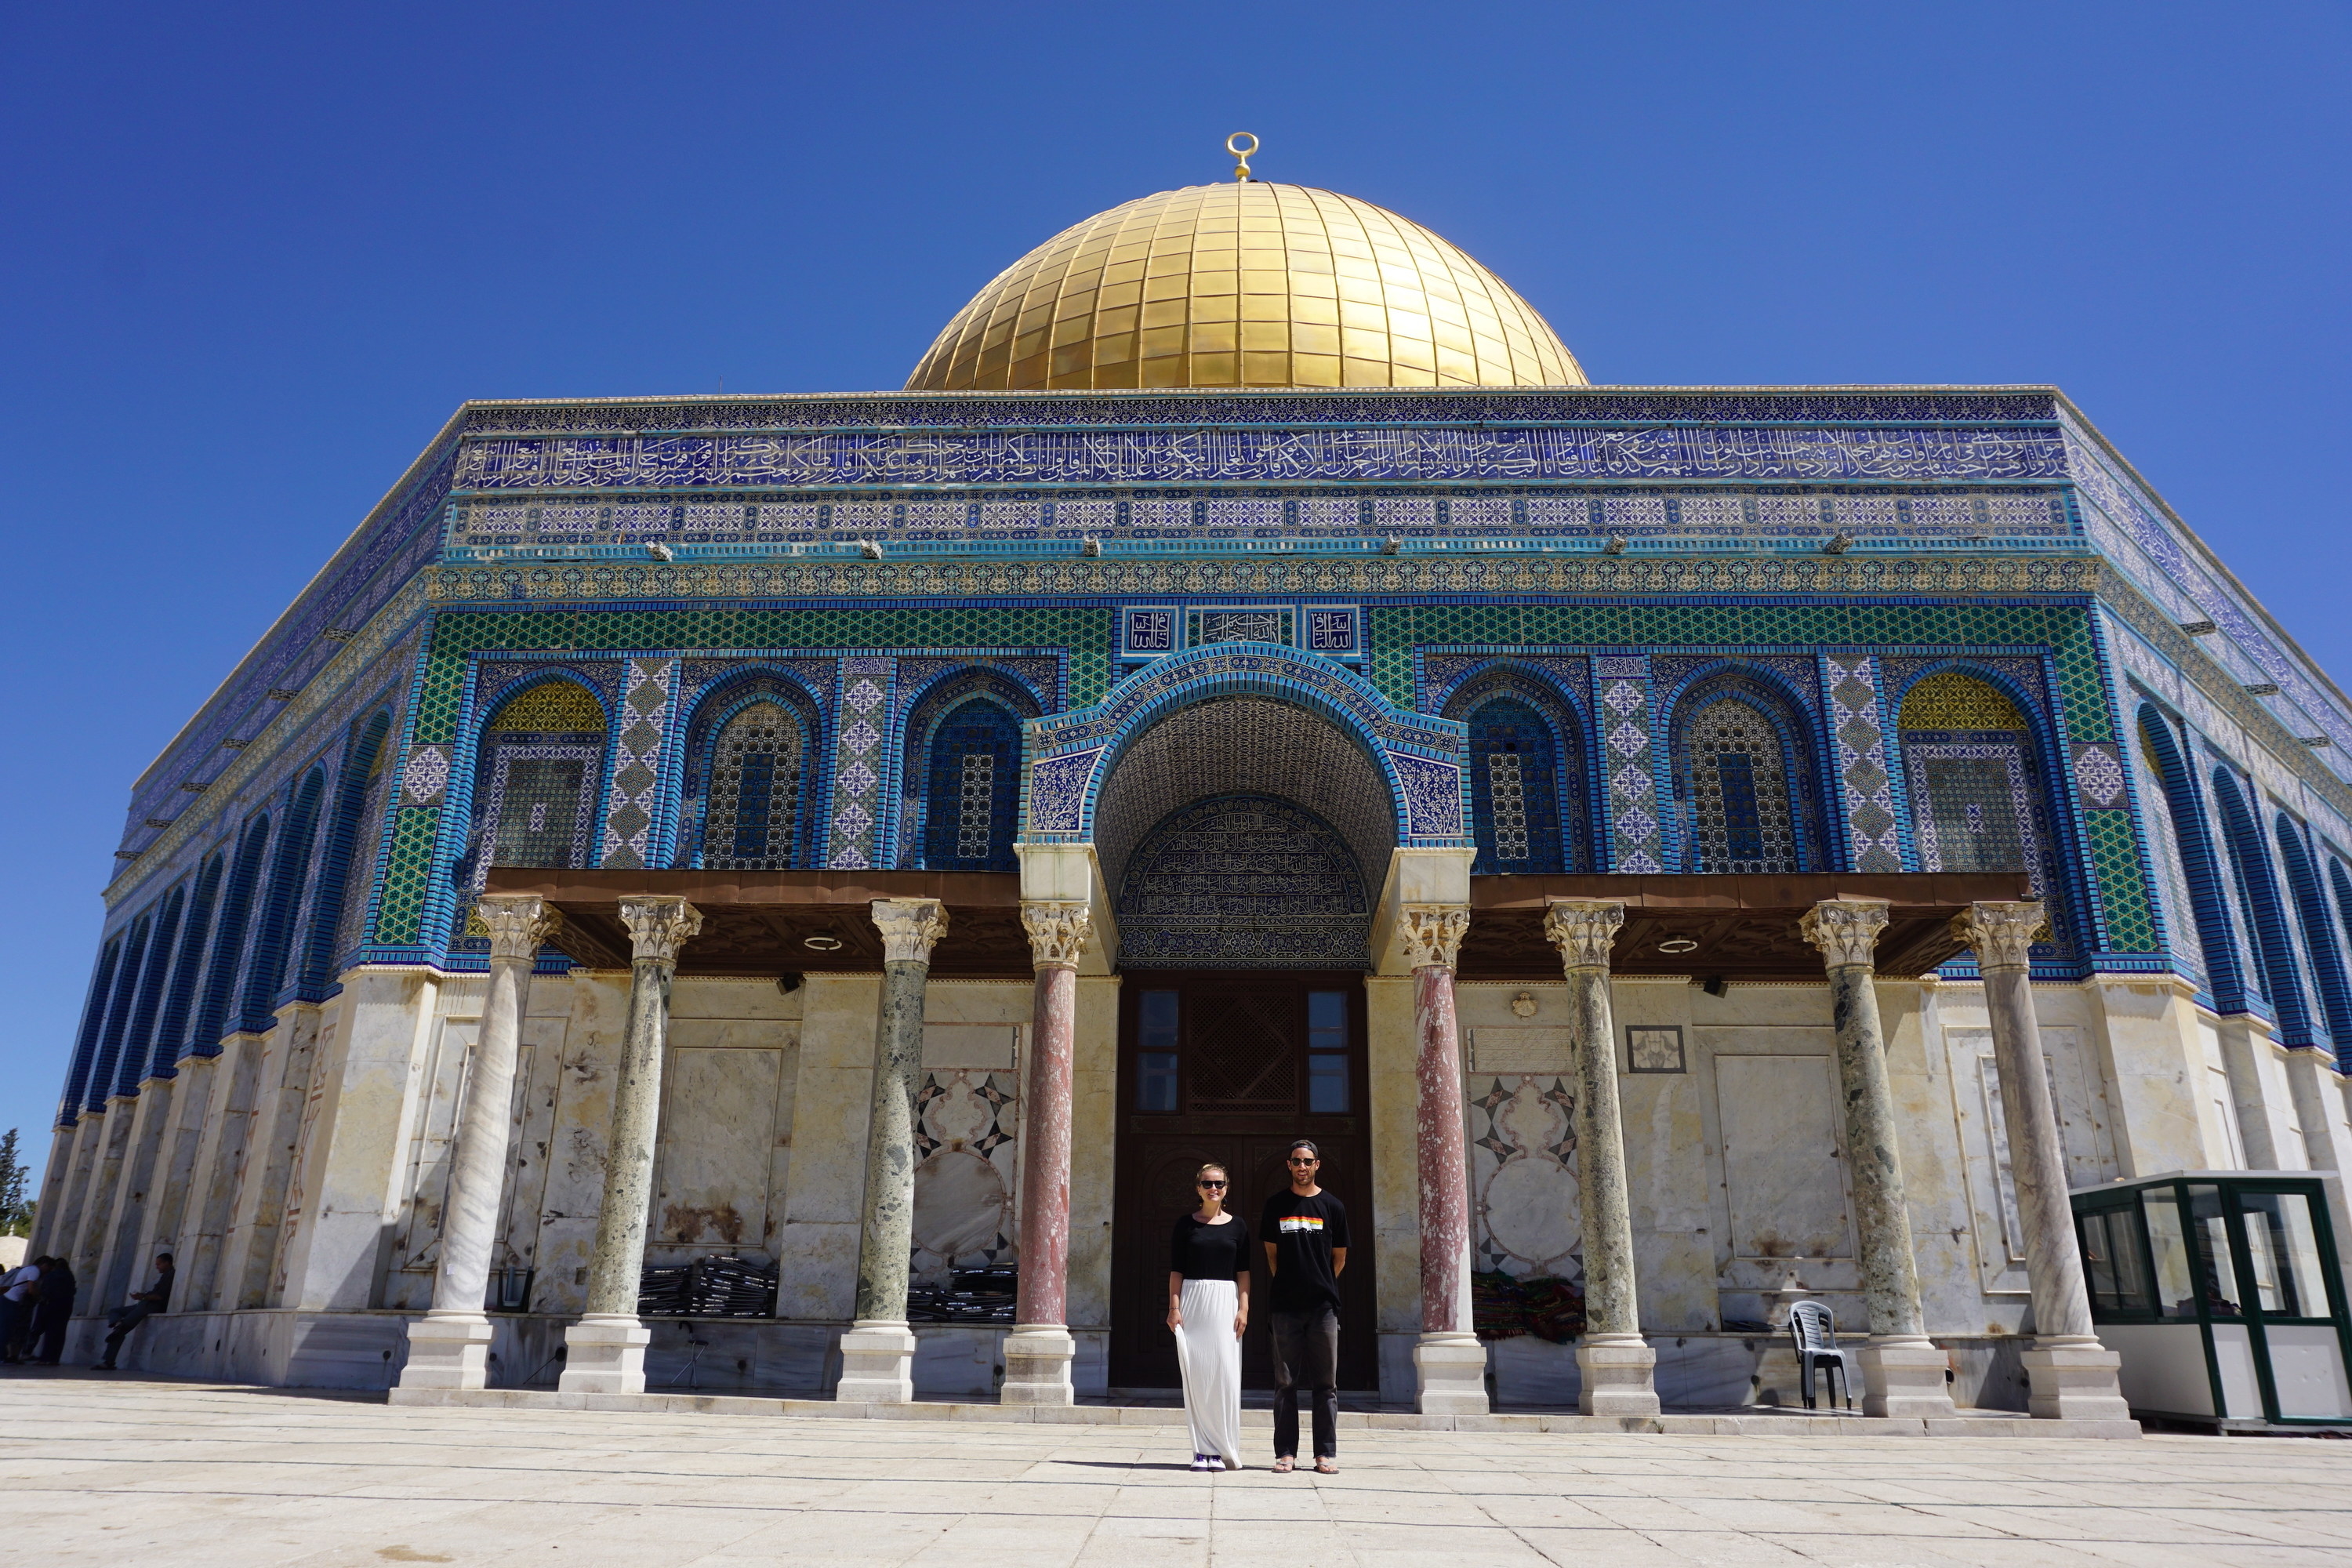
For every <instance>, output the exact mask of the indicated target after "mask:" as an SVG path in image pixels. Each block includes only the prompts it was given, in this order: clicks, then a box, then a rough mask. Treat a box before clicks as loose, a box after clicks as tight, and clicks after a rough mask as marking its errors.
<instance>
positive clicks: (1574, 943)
mask: <svg viewBox="0 0 2352 1568" xmlns="http://www.w3.org/2000/svg"><path fill="white" fill-rule="evenodd" d="M1624 923H1625V906H1624V905H1622V904H1620V903H1612V902H1610V901H1608V900H1601V899H1554V900H1551V901H1550V902H1549V904H1546V905H1545V906H1544V936H1545V938H1546V939H1547V940H1549V942H1551V944H1552V946H1554V947H1556V948H1558V949H1559V962H1560V967H1561V968H1563V969H1606V968H1608V967H1609V950H1610V949H1611V948H1612V947H1614V946H1615V945H1616V943H1617V928H1618V927H1619V926H1622V925H1623V924H1624Z"/></svg>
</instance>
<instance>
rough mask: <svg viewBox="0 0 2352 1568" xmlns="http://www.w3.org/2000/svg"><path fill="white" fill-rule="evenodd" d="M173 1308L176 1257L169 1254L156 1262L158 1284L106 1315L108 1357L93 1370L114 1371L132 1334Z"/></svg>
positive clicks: (164, 1254) (135, 1293)
mask: <svg viewBox="0 0 2352 1568" xmlns="http://www.w3.org/2000/svg"><path fill="white" fill-rule="evenodd" d="M171 1304H172V1255H171V1254H170V1253H168V1252H166V1253H163V1254H162V1255H161V1256H159V1257H158V1258H156V1259H155V1283H153V1284H152V1285H150V1286H148V1287H147V1289H144V1290H140V1291H135V1292H133V1293H132V1295H131V1301H130V1304H129V1305H128V1306H122V1307H117V1308H116V1309H115V1310H113V1311H111V1312H109V1313H108V1314H107V1315H106V1321H107V1324H108V1328H107V1332H106V1353H105V1354H104V1355H103V1356H101V1357H100V1358H99V1360H98V1362H97V1363H96V1364H95V1366H94V1367H93V1368H92V1370H93V1371H97V1372H112V1371H114V1370H115V1366H114V1358H115V1356H116V1355H118V1354H119V1353H121V1350H122V1342H123V1341H124V1340H126V1339H128V1338H129V1337H130V1336H131V1330H133V1329H135V1328H137V1327H138V1326H139V1325H140V1324H142V1323H143V1322H145V1321H147V1320H148V1319H150V1318H152V1317H153V1316H154V1315H155V1314H156V1313H158V1312H160V1311H162V1310H163V1309H164V1308H166V1307H168V1306H170V1305H171Z"/></svg>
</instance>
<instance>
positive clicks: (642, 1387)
mask: <svg viewBox="0 0 2352 1568" xmlns="http://www.w3.org/2000/svg"><path fill="white" fill-rule="evenodd" d="M653 1337H654V1335H653V1331H652V1330H651V1329H648V1328H646V1326H645V1325H644V1324H643V1323H640V1322H638V1321H637V1320H636V1319H635V1317H621V1316H618V1315H614V1316H611V1317H605V1316H602V1315H593V1314H592V1315H591V1316H588V1317H585V1318H583V1319H581V1320H580V1321H578V1322H576V1323H574V1324H572V1326H571V1327H570V1328H568V1329H566V1330H564V1331H563V1350H564V1355H563V1375H562V1376H561V1377H559V1378H557V1379H556V1380H555V1387H556V1391H557V1392H558V1393H560V1394H643V1393H644V1392H645V1391H646V1346H647V1345H649V1344H651V1343H652V1342H653Z"/></svg>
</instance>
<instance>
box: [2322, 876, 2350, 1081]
mask: <svg viewBox="0 0 2352 1568" xmlns="http://www.w3.org/2000/svg"><path fill="white" fill-rule="evenodd" d="M2327 887H2328V890H2329V891H2330V892H2332V893H2334V894H2335V895H2336V930H2338V931H2341V932H2342V933H2343V936H2344V940H2345V941H2346V942H2347V943H2352V871H2347V870H2346V869H2345V868H2344V862H2343V860H2342V859H2340V858H2338V857H2337V856H2336V851H2335V849H2334V848H2333V847H2330V848H2329V849H2328V852H2327ZM2336 1048H2337V1049H2338V1050H2339V1051H2340V1050H2342V1049H2343V1048H2344V1046H2343V1043H2342V1042H2338V1044H2337V1047H2336Z"/></svg>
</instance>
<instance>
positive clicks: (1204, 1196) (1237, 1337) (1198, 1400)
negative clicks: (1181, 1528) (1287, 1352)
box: [1168, 1165, 1250, 1470]
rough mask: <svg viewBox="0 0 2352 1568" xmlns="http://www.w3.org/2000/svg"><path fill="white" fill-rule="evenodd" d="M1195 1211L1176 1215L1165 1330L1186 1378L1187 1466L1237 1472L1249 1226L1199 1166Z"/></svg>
mask: <svg viewBox="0 0 2352 1568" xmlns="http://www.w3.org/2000/svg"><path fill="white" fill-rule="evenodd" d="M1192 1181H1193V1185H1194V1186H1196V1187H1197V1188H1199V1190H1200V1194H1201V1206H1200V1208H1199V1210H1198V1211H1196V1212H1194V1213H1192V1214H1188V1215H1182V1216H1181V1217H1180V1218H1179V1219H1178V1220H1177V1221H1176V1232H1175V1235H1174V1236H1172V1237H1171V1238H1170V1240H1169V1247H1168V1326H1169V1327H1170V1328H1171V1329H1173V1330H1175V1331H1176V1363H1177V1365H1178V1366H1180V1367H1181V1368H1182V1369H1183V1373H1184V1419H1185V1421H1186V1422H1187V1423H1188V1424H1189V1425H1190V1426H1192V1468H1194V1469H1196V1470H1221V1469H1222V1470H1238V1469H1240V1468H1242V1331H1243V1330H1244V1329H1246V1328H1248V1327H1249V1283H1250V1270H1249V1258H1250V1252H1249V1226H1246V1225H1244V1224H1243V1223H1242V1221H1241V1218H1240V1216H1239V1215H1230V1214H1227V1213H1226V1212H1225V1191H1226V1188H1227V1187H1228V1186H1229V1185H1230V1184H1231V1179H1230V1178H1229V1177H1228V1176H1227V1175H1226V1174H1225V1168H1224V1167H1223V1165H1203V1166H1202V1167H1201V1173H1200V1174H1199V1175H1197V1176H1195V1177H1194V1178H1193V1179H1192Z"/></svg>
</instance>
